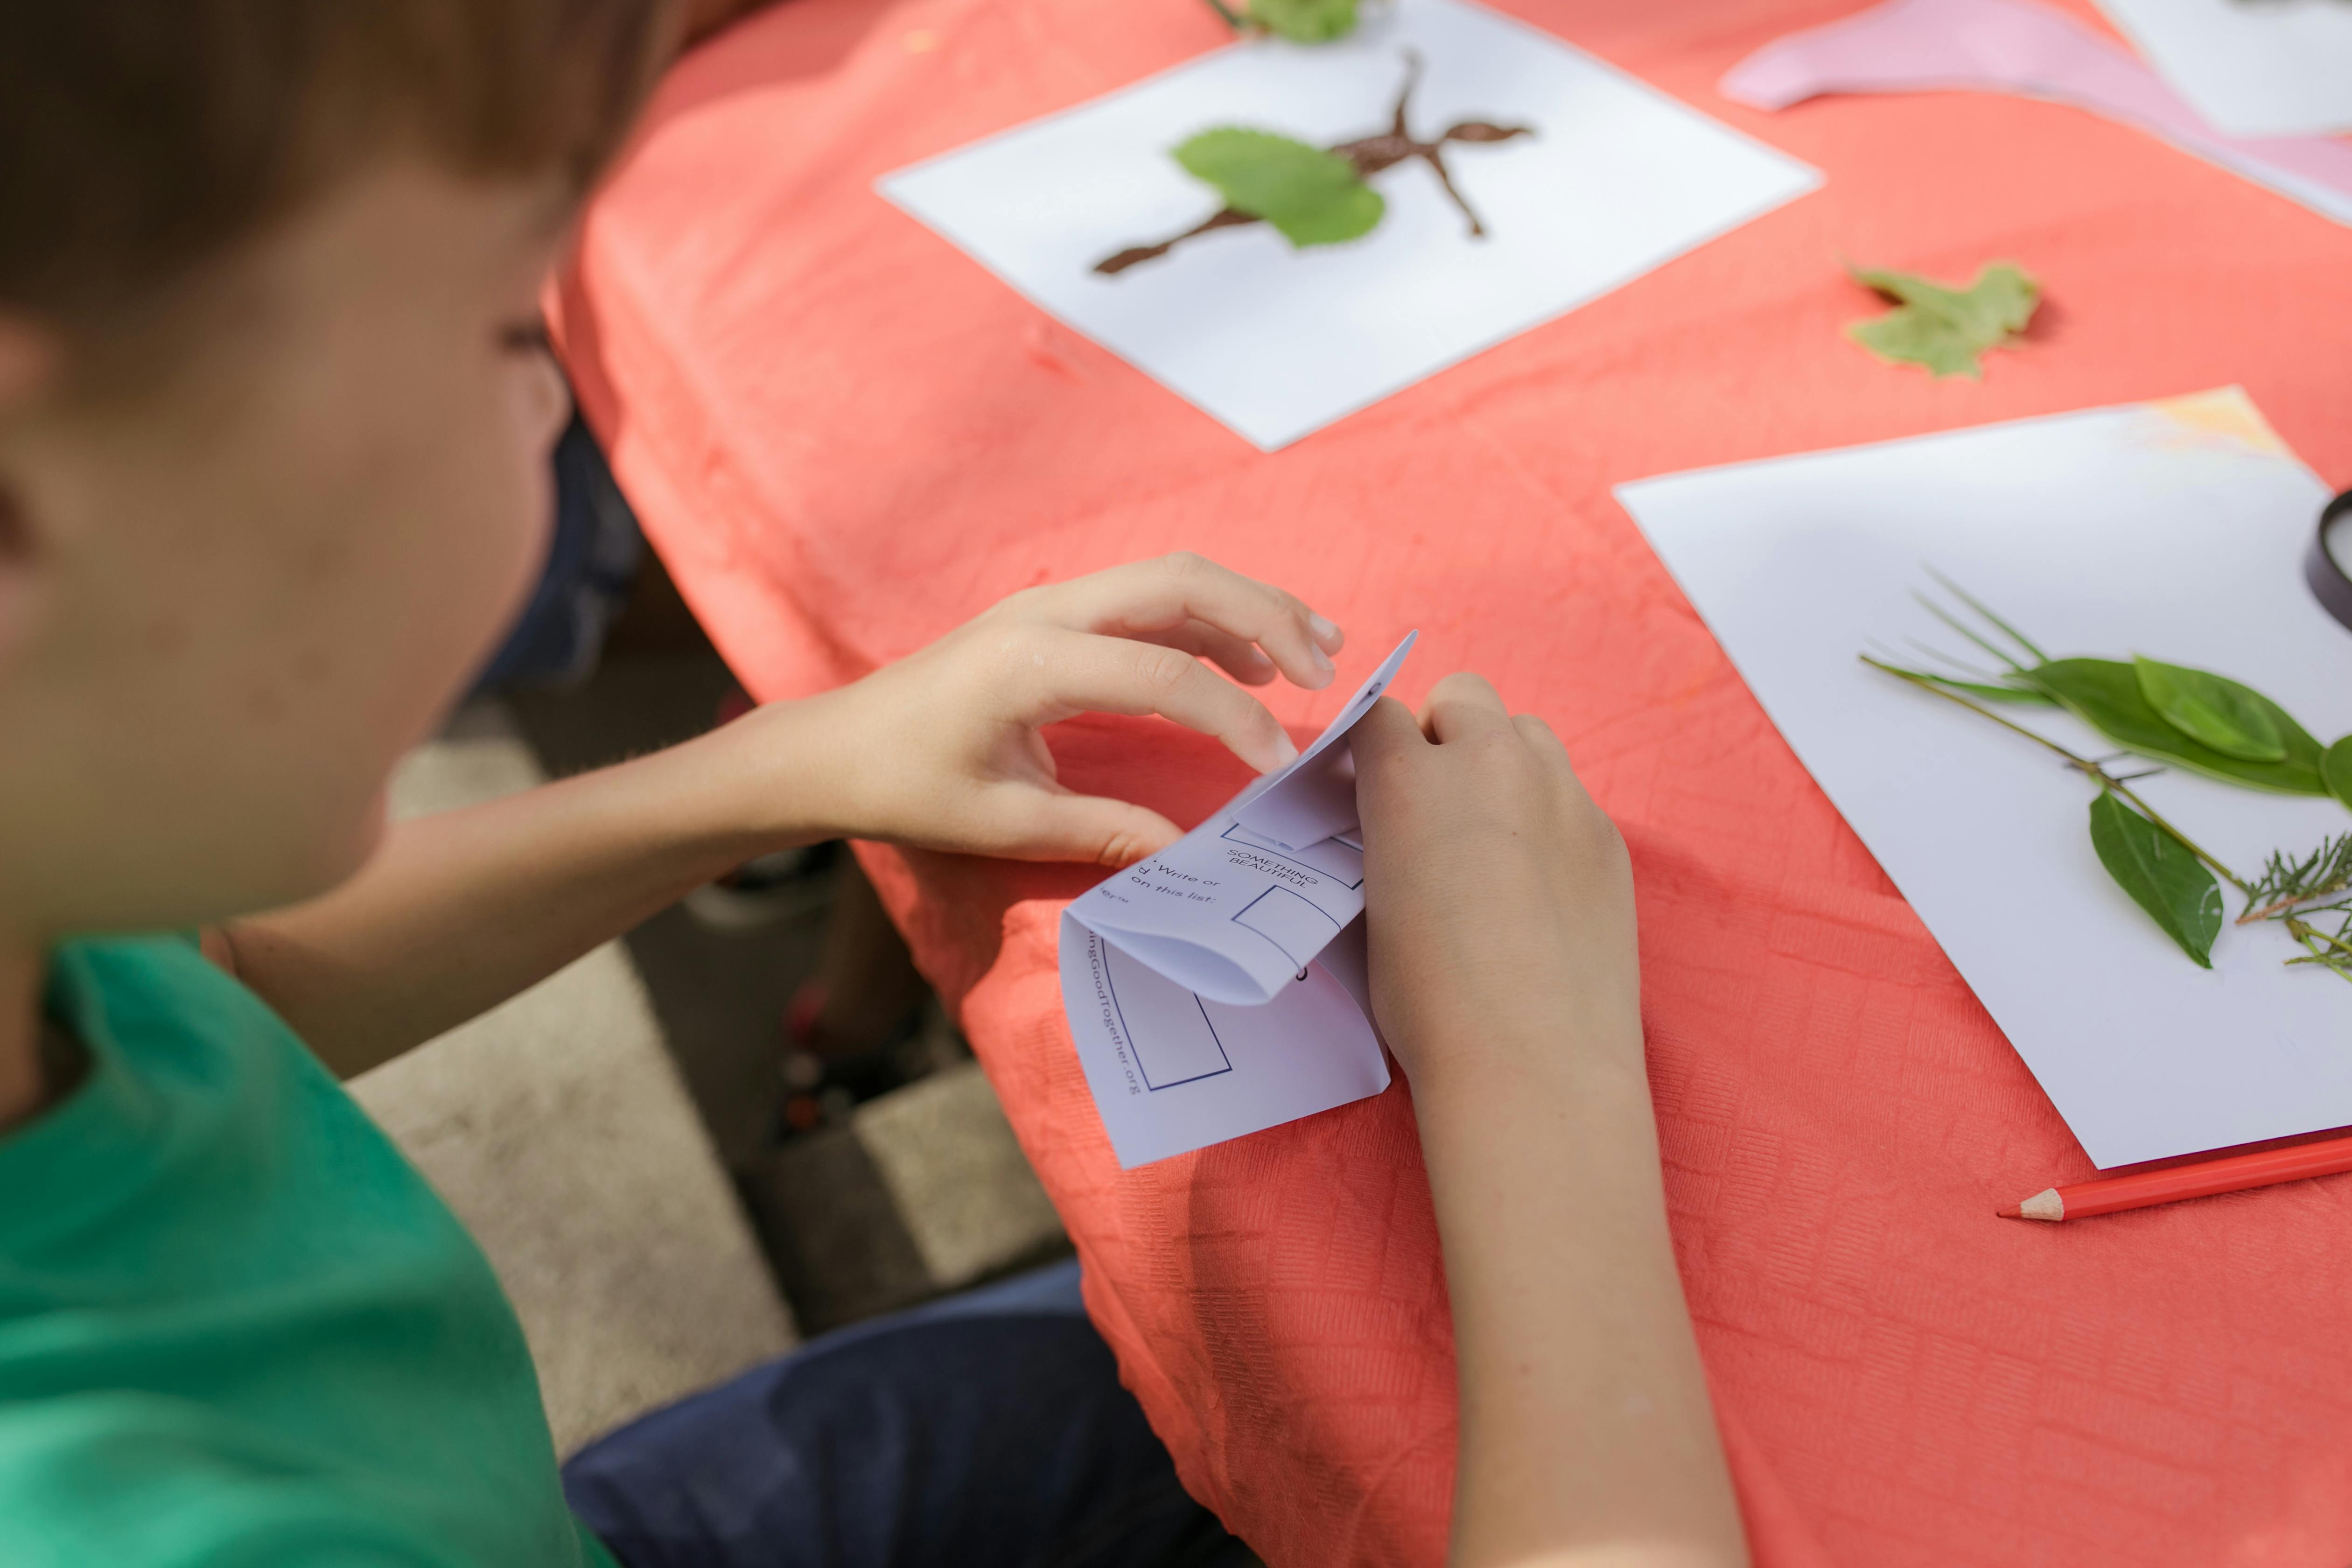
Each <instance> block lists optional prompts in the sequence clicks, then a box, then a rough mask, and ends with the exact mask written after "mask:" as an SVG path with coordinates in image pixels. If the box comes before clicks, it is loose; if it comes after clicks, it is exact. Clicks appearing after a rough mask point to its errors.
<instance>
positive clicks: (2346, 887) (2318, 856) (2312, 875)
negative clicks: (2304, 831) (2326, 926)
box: [2238, 833, 2352, 925]
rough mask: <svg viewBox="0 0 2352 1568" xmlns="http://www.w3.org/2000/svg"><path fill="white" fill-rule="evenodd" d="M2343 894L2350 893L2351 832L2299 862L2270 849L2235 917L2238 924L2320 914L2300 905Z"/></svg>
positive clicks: (2351, 869) (2339, 896) (2323, 844)
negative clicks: (2243, 906) (2294, 914)
mask: <svg viewBox="0 0 2352 1568" xmlns="http://www.w3.org/2000/svg"><path fill="white" fill-rule="evenodd" d="M2347 893H2352V833H2347V834H2344V835H2342V836H2341V837H2335V838H2329V839H2326V840H2325V841H2323V842H2322V843H2321V844H2320V846H2319V847H2318V848H2316V849H2315V850H2313V851H2312V852H2311V853H2310V854H2308V855H2305V856H2304V857H2302V858H2300V859H2289V858H2287V857H2286V856H2285V855H2284V854H2282V853H2280V852H2278V851H2275V850H2273V852H2272V854H2271V858H2270V864H2268V865H2266V866H2264V867H2263V872H2262V875H2261V876H2259V877H2257V878H2255V879H2254V882H2253V886H2252V887H2251V888H2249V889H2246V912H2245V913H2244V914H2242V915H2240V916H2239V917H2238V923H2239V924H2240V925H2252V923H2253V922H2254V921H2269V920H2277V919H2279V918H2280V917H2281V916H2283V915H2285V914H2287V913H2289V912H2290V911H2295V912H2300V913H2303V914H2305V915H2309V914H2316V913H2321V912H2324V911H2321V910H2309V909H2302V908H2301V906H2304V905H2307V904H2314V903H2316V902H2317V901H2318V900H2322V899H2338V898H2341V897H2342V896H2343V895H2345V894H2347ZM2339 907H2340V906H2339Z"/></svg>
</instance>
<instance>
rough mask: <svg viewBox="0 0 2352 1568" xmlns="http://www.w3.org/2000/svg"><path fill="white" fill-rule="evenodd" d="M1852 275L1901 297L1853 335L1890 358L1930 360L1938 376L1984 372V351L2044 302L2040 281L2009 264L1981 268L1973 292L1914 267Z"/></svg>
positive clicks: (2022, 326)
mask: <svg viewBox="0 0 2352 1568" xmlns="http://www.w3.org/2000/svg"><path fill="white" fill-rule="evenodd" d="M1853 280H1854V281H1855V282H1857V283H1859V284H1861V285H1862V286H1863V287H1864V288H1865V289H1874V290H1875V291H1877V292H1878V293H1880V294H1883V295H1885V297H1886V298H1887V299H1889V300H1894V301H1895V309H1894V310H1889V311H1887V312H1886V314H1885V315H1883V316H1880V317H1877V318H1875V319H1874V320H1872V321H1856V322H1855V323H1853V325H1852V326H1850V327H1848V328H1847V329H1846V335H1847V336H1849V337H1851V338H1853V341H1854V342H1858V343H1860V344H1861V345H1862V346H1863V347H1864V348H1866V349H1868V350H1869V351H1870V352H1871V353H1874V354H1876V355H1878V357H1879V358H1881V359H1885V360H1895V361H1906V360H1907V361H1909V362H1911V363H1916V364H1924V365H1926V366H1927V369H1928V371H1929V372H1930V373H1932V374H1936V375H1939V376H1942V375H1965V376H1970V377H1975V376H1980V375H1982V374H1984V367H1983V366H1982V365H1981V364H1979V363H1978V358H1977V356H1978V355H1979V354H1981V353H1984V352H1985V351H1986V350H1987V349H1992V348H1999V347H2000V346H2001V345H2002V344H2003V343H2004V342H2007V341H2008V340H2009V339H2010V337H2011V335H2012V334H2014V333H2017V332H2021V331H2024V330H2025V323H2026V322H2028V321H2032V319H2033V308H2034V306H2036V305H2038V304H2039V303H2041V300H2042V289H2041V285H2039V284H2037V283H2035V282H2034V281H2033V279H2031V278H2029V277H2027V276H2026V275H2025V274H2024V273H2023V272H2021V271H2020V270H2019V269H2018V268H2014V267H2011V265H2010V264H2009V263H2007V262H2005V261H1996V262H1994V263H1993V264H1992V265H1990V267H1987V268H1983V269H1982V270H1980V271H1979V272H1978V274H1977V279H1976V281H1975V282H1973V283H1971V284H1969V286H1968V287H1967V288H1966V289H1947V288H1945V287H1944V286H1943V285H1942V284H1940V283H1935V282H1931V281H1929V280H1928V279H1925V278H1921V277H1917V276H1916V275H1915V274H1912V273H1909V272H1888V271H1884V270H1879V269H1867V270H1865V269H1860V268H1856V269H1854V270H1853Z"/></svg>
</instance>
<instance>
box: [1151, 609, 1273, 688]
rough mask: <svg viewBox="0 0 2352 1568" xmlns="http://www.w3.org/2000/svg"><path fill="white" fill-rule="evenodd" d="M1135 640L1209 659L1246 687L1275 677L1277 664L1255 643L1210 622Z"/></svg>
mask: <svg viewBox="0 0 2352 1568" xmlns="http://www.w3.org/2000/svg"><path fill="white" fill-rule="evenodd" d="M1133 636H1134V637H1135V639H1136V640H1137V641H1138V642H1150V643H1158V644H1159V645H1160V647H1173V648H1181V649H1183V650H1184V651H1185V652H1186V653H1189V654H1192V655H1193V656H1194V657H1196V658H1205V659H1207V660H1209V661H1210V662H1211V663H1212V664H1214V665H1215V666H1216V667H1217V668H1220V669H1222V670H1223V671H1224V672H1225V673H1226V674H1227V675H1230V676H1232V677H1233V678H1234V679H1235V680H1238V681H1240V682H1241V683H1242V684H1243V685H1244V686H1264V685H1265V684H1266V683H1267V682H1269V681H1271V680H1272V679H1274V677H1275V668H1274V660H1272V659H1270V658H1266V657H1265V654H1263V653H1261V652H1259V651H1258V647H1257V645H1256V644H1255V643H1247V642H1244V641H1243V640H1242V639H1241V638H1239V637H1235V636H1234V635H1233V634H1232V633H1231V632H1225V631H1219V630H1218V629H1217V628H1216V627H1215V626H1211V625H1209V624H1208V623H1207V622H1206V621H1186V622H1185V623H1184V624H1183V625H1182V626H1178V627H1176V628H1175V629H1174V630H1173V631H1165V632H1136V633H1134V634H1133Z"/></svg>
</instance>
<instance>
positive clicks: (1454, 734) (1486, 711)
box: [1421, 670, 1511, 746]
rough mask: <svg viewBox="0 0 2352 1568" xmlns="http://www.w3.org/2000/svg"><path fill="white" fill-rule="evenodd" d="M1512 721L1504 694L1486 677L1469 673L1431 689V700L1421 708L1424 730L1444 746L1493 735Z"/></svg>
mask: <svg viewBox="0 0 2352 1568" xmlns="http://www.w3.org/2000/svg"><path fill="white" fill-rule="evenodd" d="M1510 721H1511V710H1509V709H1507V708H1506V707H1504V706H1503V694H1502V693H1501V692H1499V691H1496V689H1495V688H1494V686H1493V684H1492V683H1491V682H1489V681H1488V680H1487V679H1486V677H1485V676H1483V675H1473V674H1471V673H1470V672H1469V671H1467V670H1463V671H1460V672H1458V673H1456V674H1453V675H1449V676H1447V677H1446V678H1445V679H1443V680H1441V681H1439V682H1438V683H1437V684H1436V685H1435V686H1433V687H1432V688H1430V691H1429V700H1427V701H1426V702H1424V703H1423V704H1422V708H1421V727H1422V729H1423V731H1427V733H1428V735H1429V738H1430V739H1431V740H1433V741H1435V742H1437V743H1438V744H1439V745H1441V746H1444V745H1453V744H1454V743H1456V742H1462V741H1468V740H1474V739H1475V738H1477V737H1478V736H1481V735H1488V734H1492V733H1494V732H1495V731H1497V730H1501V729H1503V728H1505V727H1507V725H1508V724H1509V723H1510Z"/></svg>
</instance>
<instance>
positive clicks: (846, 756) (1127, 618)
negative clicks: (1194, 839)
mask: <svg viewBox="0 0 2352 1568" xmlns="http://www.w3.org/2000/svg"><path fill="white" fill-rule="evenodd" d="M1343 640H1344V638H1343V637H1342V634H1341V633H1340V630H1339V627H1338V626H1333V625H1332V624H1331V623H1330V622H1329V621H1328V620H1325V619H1324V618H1323V617H1322V616H1318V615H1316V614H1315V613H1314V612H1313V611H1311V610H1309V609H1308V608H1307V606H1306V605H1303V604H1301V603H1299V601H1298V600H1297V599H1296V598H1294V597H1292V596H1291V595H1288V594H1286V593H1284V592H1283V591H1282V590H1281V589H1279V588H1275V587H1271V586H1269V585H1267V584H1264V583H1259V582H1255V581H1253V580H1252V579H1250V578H1247V577H1244V576H1242V575H1241V574H1238V573H1234V572H1230V571H1227V570H1226V569H1225V568H1224V567H1223V566H1219V565H1217V564H1216V563H1214V562H1211V561H1205V560H1202V558H1201V557H1200V556H1197V555H1192V554H1189V553H1182V552H1180V553H1177V554H1174V555H1168V556H1163V557H1161V558H1160V559H1159V560H1156V561H1145V562H1138V563H1134V564H1132V565H1127V566H1118V567H1113V568H1111V569H1110V570H1109V571H1107V572H1098V573H1096V574H1094V575H1092V576H1090V577H1081V578H1078V579H1076V581H1074V582H1068V583H1057V584H1050V585H1047V586H1045V587H1038V588H1030V589H1026V590H1024V591H1023V592H1021V593H1018V594H1015V595H1013V596H1012V597H1010V598H1008V599H1006V600H1004V601H1003V603H1001V604H999V605H996V606H995V607H994V608H992V609H991V610H988V611H987V612H985V613H984V614H982V615H981V616H979V617H977V618H976V619H974V620H972V621H971V622H969V623H967V624H966V625H964V626H961V627H960V628H958V629H957V630H955V631H953V632H950V633H949V634H948V635H947V636H946V637H941V638H940V640H939V641H938V642H935V643H933V644H932V645H931V646H930V647H927V648H924V649H923V650H922V651H921V652H919V653H917V654H915V655H913V656H912V657H910V658H905V659H902V660H900V661H899V662H898V663H897V664H894V665H890V666H888V667H887V668H882V669H879V670H877V671H876V672H875V673H874V674H872V675H870V676H867V677H866V679H863V680H860V681H858V682H856V684H855V685H852V686H848V687H845V688H844V689H841V690H838V691H834V692H828V693H826V694H825V695H824V696H822V697H818V698H814V699H812V700H808V701H806V702H799V703H792V704H780V705H778V706H776V707H774V708H771V709H763V710H760V711H759V712H758V713H755V714H752V715H750V716H748V717H746V718H745V719H743V720H741V721H738V723H737V724H735V725H732V726H730V730H738V731H742V733H741V735H740V741H741V742H744V743H747V744H753V745H757V746H759V747H761V750H763V751H768V752H769V754H770V755H771V756H773V757H775V759H776V765H775V768H774V771H773V772H772V773H770V775H769V776H770V777H771V778H772V779H773V780H774V781H775V782H774V784H773V787H774V789H775V790H776V792H777V794H778V795H779V797H780V798H778V799H777V800H776V802H775V805H776V807H777V808H778V809H779V810H781V811H783V812H789V813H791V814H792V816H793V817H794V818H795V819H796V820H797V822H798V823H802V824H805V823H806V822H808V820H809V819H810V817H811V816H814V818H815V819H816V821H818V822H820V823H823V824H824V825H825V826H827V827H828V828H829V829H830V830H832V831H835V832H838V833H840V834H843V835H845V836H848V837H860V838H879V839H886V840H890V841H893V842H897V843H902V844H914V845H920V846H923V847H929V848H935V849H949V850H956V851H961V852H963V853H967V854H974V855H995V856H1003V857H1006V858H1014V859H1024V860H1087V861H1093V862H1095V863H1097V864H1098V865H1104V866H1125V865H1127V864H1129V863H1130V862H1132V861H1135V860H1139V859H1141V858H1143V857H1145V856H1147V855H1150V854H1151V853H1153V852H1154V851H1155V850H1158V849H1160V848H1161V847H1165V846H1166V845H1168V844H1170V843H1172V842H1173V841H1174V840H1175V839H1176V838H1177V837H1180V834H1179V831H1178V829H1177V827H1176V825H1175V824H1174V823H1172V822H1170V821H1169V820H1168V819H1167V818H1166V817H1164V816H1160V814H1159V813H1158V812H1156V811H1150V810H1147V809H1146V808H1145V807H1143V806H1140V805H1134V804H1132V803H1130V802H1128V801H1121V800H1109V799H1106V798H1103V797H1101V796H1098V795H1079V794H1076V793H1075V792H1073V791H1072V790H1070V789H1068V788H1066V786H1065V785H1063V784H1062V783H1061V782H1060V781H1059V779H1058V778H1056V776H1055V767H1054V758H1053V754H1052V753H1051V752H1048V751H1047V750H1046V749H1045V740H1044V738H1043V737H1042V736H1041V735H1039V733H1038V731H1039V729H1040V728H1041V727H1043V726H1045V725H1047V724H1051V723H1055V722H1056V721H1060V720H1064V719H1068V718H1071V717H1073V716H1074V715H1076V714H1078V713H1083V712H1087V711H1096V712H1104V713H1129V714H1142V713H1158V714H1160V715H1161V716H1162V717H1164V718H1168V719H1171V720H1174V721H1176V722H1177V723H1179V724H1182V725H1185V726H1187V727H1188V728H1191V729H1194V730H1198V731H1202V733H1203V734H1208V735H1213V736H1215V737H1216V738H1217V739H1218V740H1220V741H1223V742H1224V743H1225V744H1226V745H1227V746H1229V747H1231V748H1232V749H1233V751H1234V754H1235V755H1237V756H1239V757H1240V758H1241V759H1242V760H1243V761H1244V762H1246V763H1249V764H1250V765H1251V766H1253V767H1255V768H1256V769H1257V770H1258V771H1260V772H1261V773H1264V772H1266V771H1269V770H1271V769H1274V768H1277V767H1280V766H1281V765H1282V764H1283V763H1286V762H1289V761H1290V760H1291V759H1292V758H1293V757H1295V756H1297V754H1298V753H1297V747H1296V746H1295V745H1293V744H1292V742H1291V740H1290V737H1289V736H1288V735H1287V734H1286V733H1285V732H1284V731H1283V728H1282V726H1281V725H1280V724H1279V723H1277V722H1276V720H1275V718H1274V715H1273V714H1272V713H1270V712H1268V711H1267V710H1266V709H1265V705H1264V704H1263V703H1261V702H1259V701H1258V700H1256V699H1255V698H1254V697H1252V696H1251V695H1250V694H1249V693H1247V692H1246V691H1244V690H1243V689H1241V688H1240V687H1238V686H1235V685H1234V684H1233V683H1232V682H1231V681H1227V680H1223V679H1220V678H1219V677H1218V676H1216V675H1215V674H1214V673H1213V672H1212V671H1211V670H1210V669H1209V668H1208V667H1207V664H1206V663H1203V662H1202V661H1203V660H1206V661H1209V662H1211V663H1214V664H1216V665H1218V666H1220V667H1222V668H1223V669H1224V670H1225V671H1226V673H1228V674H1230V675H1231V676H1232V677H1233V678H1234V680H1238V681H1241V682H1243V683H1244V684H1246V685H1250V686H1264V685H1265V684H1267V683H1268V682H1270V681H1272V680H1273V679H1274V678H1275V676H1276V673H1277V672H1279V673H1280V674H1282V675H1284V676H1286V677H1287V678H1288V679H1290V680H1291V681H1292V682H1293V683H1294V684H1296V685H1299V686H1304V687H1309V688H1320V687H1324V686H1328V685H1329V684H1330V682H1331V679H1332V676H1333V673H1334V671H1333V668H1332V664H1331V658H1330V656H1331V655H1332V654H1334V653H1336V652H1338V651H1339V647H1340V645H1341V643H1342V641H1343ZM721 734H722V735H723V734H725V731H722V732H721ZM712 739H713V740H717V739H719V737H718V736H714V737H712ZM771 748H791V749H793V750H797V751H801V752H802V754H801V755H799V756H793V755H791V754H789V753H788V752H787V753H782V754H780V753H779V752H776V751H774V750H772V749H771ZM811 750H813V752H814V754H809V752H810V751H811ZM802 790H806V791H807V792H808V793H807V795H805V796H803V798H801V799H799V800H786V799H783V798H781V796H782V795H785V794H787V793H792V794H798V793H800V792H801V791H802ZM779 826H783V825H782V824H780V825H779ZM787 831H789V829H788V830H787ZM805 831H806V830H805V828H804V827H803V829H802V830H801V832H800V833H798V834H796V835H794V836H795V837H804V836H805Z"/></svg>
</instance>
